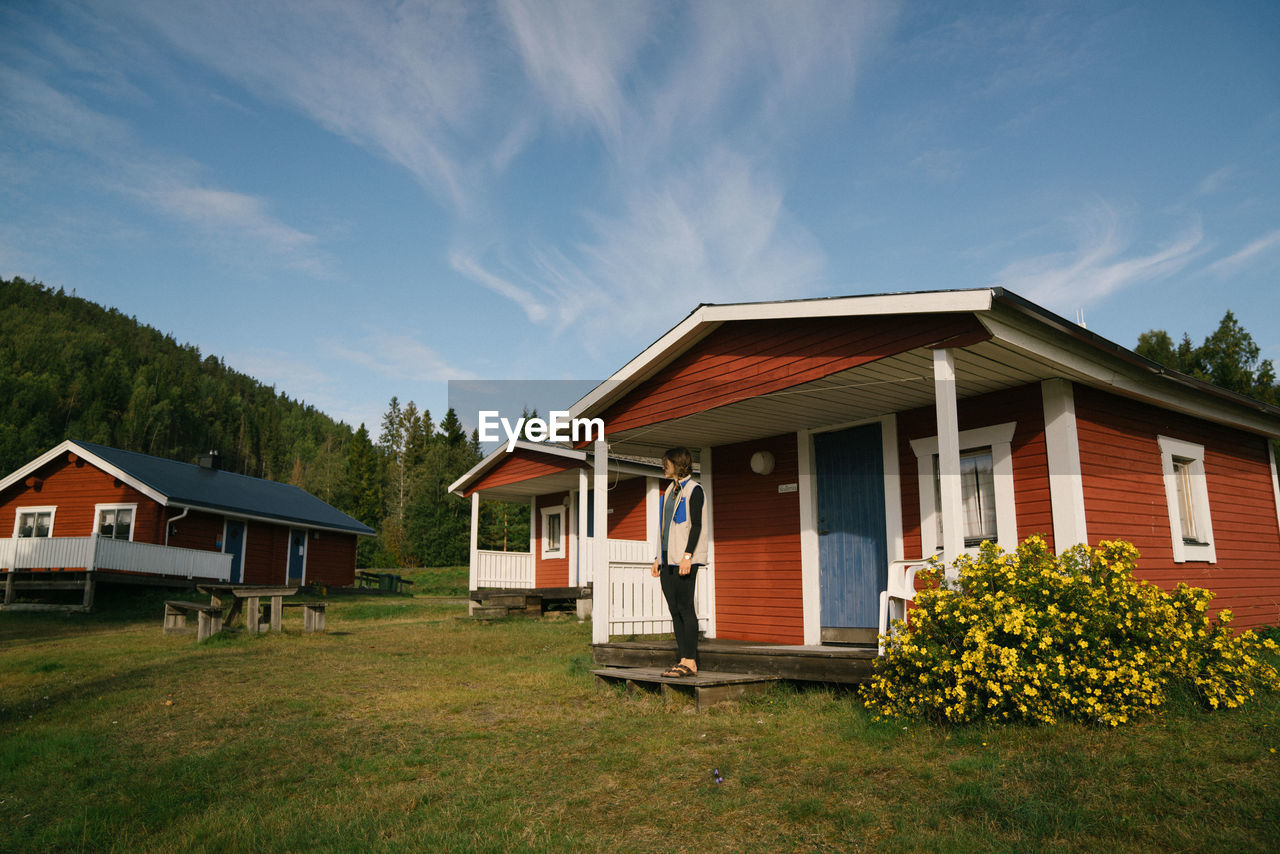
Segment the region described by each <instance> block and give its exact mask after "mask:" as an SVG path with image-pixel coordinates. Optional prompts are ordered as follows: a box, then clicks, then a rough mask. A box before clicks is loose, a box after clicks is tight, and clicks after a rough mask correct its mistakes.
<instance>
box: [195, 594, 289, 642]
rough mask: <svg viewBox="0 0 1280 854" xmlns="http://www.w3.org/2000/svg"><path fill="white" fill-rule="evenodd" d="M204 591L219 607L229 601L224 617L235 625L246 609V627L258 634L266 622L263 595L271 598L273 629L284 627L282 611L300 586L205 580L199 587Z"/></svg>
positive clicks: (228, 623)
mask: <svg viewBox="0 0 1280 854" xmlns="http://www.w3.org/2000/svg"><path fill="white" fill-rule="evenodd" d="M196 589H197V590H199V591H200V592H201V593H205V594H207V595H208V596H209V604H210V605H215V606H219V607H226V606H227V604H228V603H229V604H230V605H231V607H230V609H229V610H228V611H227V613H226V615H225V616H224V617H223V618H222V622H223V624H224V625H228V626H229V625H231V622H232V621H233V620H234V619H235V618H236V617H237V616H238V615H239V614H240V611H241V610H242V609H243V610H244V614H245V619H244V625H245V629H246V630H247V631H248V632H249V634H251V635H256V634H257V633H258V632H259V631H261V630H262V629H263V628H264V627H265V626H264V624H263V623H261V622H260V620H259V607H258V606H259V604H260V603H261V601H262V600H263V599H269V600H270V601H271V616H270V627H271V631H273V632H278V631H280V615H281V613H282V612H283V611H284V597H286V596H292V595H294V594H295V593H297V592H298V588H296V587H265V586H257V585H254V586H247V585H243V584H201V585H199V586H198V587H197V588H196Z"/></svg>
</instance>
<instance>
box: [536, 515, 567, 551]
mask: <svg viewBox="0 0 1280 854" xmlns="http://www.w3.org/2000/svg"><path fill="white" fill-rule="evenodd" d="M564 556H565V550H564V508H563V507H544V508H542V557H543V559H547V558H561V557H564Z"/></svg>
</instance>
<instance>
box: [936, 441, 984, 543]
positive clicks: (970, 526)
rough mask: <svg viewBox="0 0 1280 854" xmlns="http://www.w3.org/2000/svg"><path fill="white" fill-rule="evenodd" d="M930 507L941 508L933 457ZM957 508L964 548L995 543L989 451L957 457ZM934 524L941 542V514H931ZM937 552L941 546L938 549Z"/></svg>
mask: <svg viewBox="0 0 1280 854" xmlns="http://www.w3.org/2000/svg"><path fill="white" fill-rule="evenodd" d="M933 470H934V477H933V500H934V505H933V506H934V507H935V508H936V507H940V506H941V505H942V478H940V477H938V475H937V471H938V455H937V454H934V455H933ZM960 505H961V507H962V509H963V512H964V516H963V517H962V521H963V522H964V546H965V548H973V547H975V546H979V545H981V544H982V541H983V540H991V541H992V542H995V541H996V540H997V539H998V538H999V534H998V533H997V531H996V480H995V471H994V467H993V461H992V453H991V448H990V447H986V448H980V449H978V450H975V451H965V452H963V453H961V454H960ZM933 515H934V516H935V517H937V520H938V525H937V528H938V542H939V543H941V542H942V541H943V539H942V514H941V513H934V514H933ZM939 548H941V546H939Z"/></svg>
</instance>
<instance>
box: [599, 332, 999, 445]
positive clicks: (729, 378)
mask: <svg viewBox="0 0 1280 854" xmlns="http://www.w3.org/2000/svg"><path fill="white" fill-rule="evenodd" d="M957 336H963V337H965V338H966V340H969V341H972V340H976V339H977V337H978V336H983V337H985V330H984V329H983V327H982V325H981V324H980V323H978V321H977V320H976V319H975V318H974V317H973V316H972V315H967V314H965V315H942V314H922V315H904V316H901V317H869V318H862V317H853V318H849V317H840V318H803V319H787V320H744V321H737V322H732V323H726V324H725V325H723V326H721V327H720V328H719V329H717V330H715V331H714V332H712V333H711V334H710V335H708V336H707V337H706V338H705V339H703V340H702V341H700V342H698V343H697V344H696V345H694V346H693V347H691V348H690V349H689V350H688V352H685V353H683V354H681V355H680V356H679V357H677V358H676V359H675V360H674V361H673V362H672V363H671V364H670V365H668V366H666V367H665V368H663V369H662V370H661V371H659V372H658V373H657V374H655V375H654V376H652V377H650V378H649V379H648V380H645V381H644V382H643V383H641V384H640V385H639V386H638V387H637V388H636V389H635V390H634V391H632V392H631V393H630V394H628V395H627V396H626V398H625V399H623V400H621V401H619V402H618V403H616V404H614V405H613V406H612V407H610V408H609V410H608V411H607V412H606V413H605V415H604V416H603V417H604V423H605V424H606V425H607V427H608V430H609V431H610V432H617V431H620V430H627V429H630V428H633V427H640V426H643V425H646V424H654V423H657V422H660V421H665V420H667V419H670V418H675V417H677V416H681V415H689V414H691V413H694V412H702V411H704V410H707V409H714V408H715V407H717V406H725V405H726V404H730V403H735V402H737V401H740V400H746V399H748V398H751V397H756V396H759V395H762V394H768V393H770V392H773V391H778V390H779V389H783V388H789V387H791V386H795V385H799V384H801V383H806V382H809V381H811V380H816V379H820V378H822V377H825V376H829V375H831V374H834V373H837V372H839V371H843V370H846V369H848V368H853V367H857V366H858V365H863V364H866V363H868V362H873V361H875V360H877V359H882V358H884V357H886V356H892V355H895V354H897V353H902V352H905V351H907V350H913V349H915V348H917V347H925V346H929V345H931V344H935V343H938V342H941V341H945V340H947V339H951V338H956V337H957Z"/></svg>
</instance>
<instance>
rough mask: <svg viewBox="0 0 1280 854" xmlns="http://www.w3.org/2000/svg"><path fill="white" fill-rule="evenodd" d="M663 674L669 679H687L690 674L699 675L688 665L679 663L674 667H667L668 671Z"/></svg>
mask: <svg viewBox="0 0 1280 854" xmlns="http://www.w3.org/2000/svg"><path fill="white" fill-rule="evenodd" d="M662 675H663V676H665V677H667V678H668V679H685V678H687V677H689V676H697V675H698V674H697V672H695V671H694V670H693V669H692V668H690V667H689V666H688V665H685V664H677V665H675V666H673V667H669V668H667V670H666V672H664V673H663V674H662Z"/></svg>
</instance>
